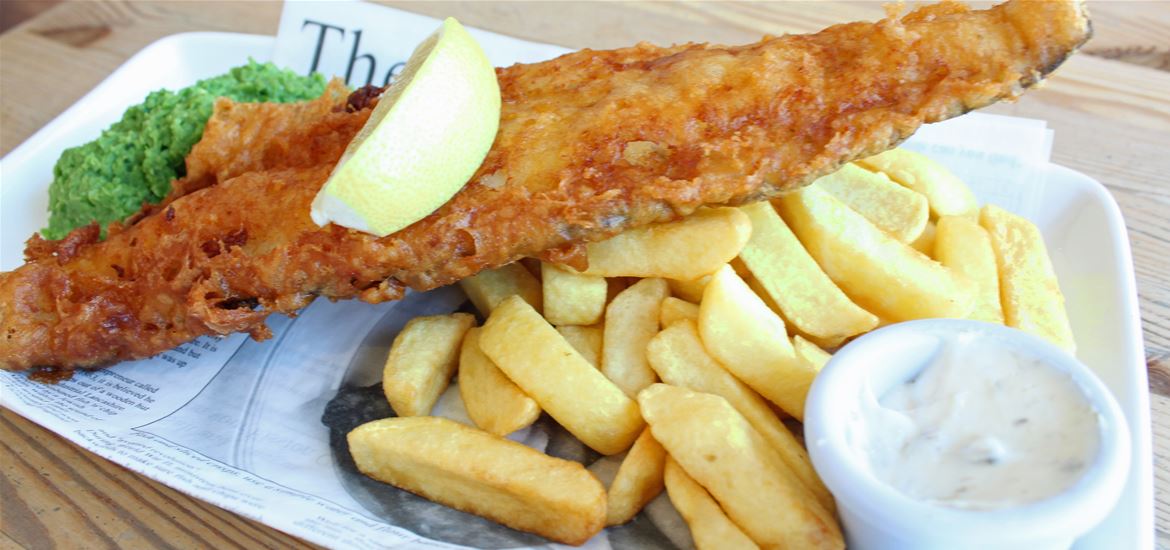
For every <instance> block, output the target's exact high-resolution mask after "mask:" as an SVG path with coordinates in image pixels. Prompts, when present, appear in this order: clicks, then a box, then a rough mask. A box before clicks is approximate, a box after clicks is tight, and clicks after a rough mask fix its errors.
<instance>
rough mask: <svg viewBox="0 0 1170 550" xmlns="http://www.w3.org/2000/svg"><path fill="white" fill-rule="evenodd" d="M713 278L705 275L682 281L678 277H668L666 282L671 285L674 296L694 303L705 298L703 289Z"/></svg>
mask: <svg viewBox="0 0 1170 550" xmlns="http://www.w3.org/2000/svg"><path fill="white" fill-rule="evenodd" d="M710 280H711V276H710V275H703V276H702V277H699V278H698V279H692V280H689V281H680V280H678V279H668V280H667V281H666V282H667V284H669V285H670V293H671V294H672V295H674V296H677V297H679V298H682V299H683V300H686V301H688V302H691V303H693V304H697V303H699V301H700V300H702V299H703V289H704V288H706V287H707V283H708V282H709V281H710Z"/></svg>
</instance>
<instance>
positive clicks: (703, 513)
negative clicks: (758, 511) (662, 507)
mask: <svg viewBox="0 0 1170 550" xmlns="http://www.w3.org/2000/svg"><path fill="white" fill-rule="evenodd" d="M663 477H664V478H665V481H666V492H667V494H668V495H670V503H671V504H673V505H674V509H675V510H678V514H679V515H680V516H682V517H683V520H684V521H686V522H687V527H689V528H690V530H691V539H693V540H694V541H695V548H697V549H698V550H708V549H710V550H723V549H728V550H739V549H742V550H758V549H759V546H758V545H756V543H754V542H752V539H750V538H748V536H747V535H745V534H744V532H743V529H740V528H739V526H738V525H736V524H735V523H734V522H732V521H731V519H729V518H728V517H727V514H724V513H723V510H722V509H721V508H719V503H717V502H715V499H713V498H711V494H710V493H708V492H707V490H706V489H704V488H703V487H702V486H701V485H699V483H698V482H697V481H695V480H694V479H691V476H689V475H687V473H686V471H685V470H683V469H682V466H679V465H678V462H675V461H674V459H673V458H670V456H669V455H668V456H667V457H666V469H665V471H664V476H663Z"/></svg>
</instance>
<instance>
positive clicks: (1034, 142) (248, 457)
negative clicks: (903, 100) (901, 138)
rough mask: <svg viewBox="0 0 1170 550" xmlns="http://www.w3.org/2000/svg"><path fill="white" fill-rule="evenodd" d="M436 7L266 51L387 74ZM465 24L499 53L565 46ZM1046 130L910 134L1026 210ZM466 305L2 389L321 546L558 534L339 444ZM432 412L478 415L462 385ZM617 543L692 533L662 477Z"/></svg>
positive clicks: (331, 11) (506, 58) (299, 66)
mask: <svg viewBox="0 0 1170 550" xmlns="http://www.w3.org/2000/svg"><path fill="white" fill-rule="evenodd" d="M439 23H440V21H439V20H438V19H434V18H430V17H425V16H421V15H417V14H413V13H409V12H405V11H400V10H395V9H392V8H386V7H381V6H375V5H372V4H365V3H345V4H340V5H339V4H336V3H328V4H327V3H316V2H313V3H299V2H290V3H287V4H286V5H285V8H284V13H283V15H282V18H281V23H280V30H279V33H278V36H277V41H276V45H275V49H274V52H273V59H274V61H275V62H276V63H278V64H280V65H283V66H287V67H291V68H293V69H295V70H297V71H300V72H308V71H309V69H310V68H311V67H315V68H316V70H318V71H320V72H323V73H325V74H327V75H338V76H341V77H345V78H347V81H348V82H349V84H350V85H351V86H360V85H363V84H366V83H369V82H373V83H376V84H381V83H383V81H384V79H385V78H392V76H393V74H394V70H395V66H396V65H397V64H398V63H400V62H401V61H404V60H405V59H406V58H407V57H409V54H410V52H411V51H412V50H413V48H414V46H415V45H416V44H417V43H418V42H419V41H420V40H422V39H423V38H424V37H425V36H426V35H428V34H429V33H430V32H432V31H433V30H434V29H435V28H437V27H438V25H439ZM367 30H368V31H370V34H366V31H367ZM375 30H376V31H375ZM470 30H471V32H472V34H473V35H474V36H475V37H476V39H477V40H479V41H480V43H481V44H482V45H483V47H484V50H485V51H486V53H487V54H488V57H489V58H490V59H491V60H492V62H493V63H495V64H496V65H500V66H503V65H509V64H512V63H516V62H534V61H540V60H542V59H547V58H550V57H554V56H556V55H559V54H561V53H564V52H566V51H568V50H565V49H563V48H560V47H556V46H550V45H545V44H537V43H533V42H527V41H523V40H519V39H515V38H511V37H507V36H503V35H499V34H494V33H490V32H485V31H479V30H475V29H470ZM245 61H246V60H244V59H241V60H239V62H240V63H243V62H245ZM201 76H212V75H201ZM1051 145H1052V131H1051V130H1049V129H1048V128H1047V126H1046V124H1045V123H1044V122H1043V121H1038V120H1028V119H1019V118H1011V117H1002V116H994V115H983V114H968V115H965V116H963V117H960V118H957V119H954V120H951V121H948V122H945V123H940V124H935V125H931V126H928V127H925V128H923V129H922V130H920V131H919V132H918V133H917V134H916V135H915V136H914V137H913V138H911V140H910V141H908V142H907V143H906V144H905V147H907V148H910V149H913V150H916V151H919V152H922V153H926V154H928V155H930V156H931V157H932V158H934V159H936V160H938V161H940V162H942V163H943V164H945V165H946V166H947V167H949V168H950V169H951V170H953V171H954V172H955V173H957V174H958V175H959V176H960V177H962V178H963V180H964V181H966V182H967V183H968V184H969V185H970V186H971V187H972V188H973V189H974V191H975V193H976V195H977V196H978V197H979V198H980V200H981V201H983V202H992V203H995V204H998V205H1000V206H1003V207H1005V208H1007V209H1008V210H1011V211H1014V212H1017V213H1019V214H1022V215H1024V216H1032V215H1034V214H1035V213H1036V208H1037V205H1036V200H1037V197H1038V196H1039V195H1040V191H1041V190H1042V189H1043V186H1044V185H1045V181H1044V180H1043V174H1044V170H1043V168H1044V166H1045V165H1046V164H1047V162H1048V158H1049V154H1050V151H1051ZM459 308H465V309H466V308H468V306H467V305H466V299H465V297H464V296H463V294H462V293H461V292H460V291H459V290H458V288H456V287H448V288H442V289H437V290H434V291H431V292H427V293H412V294H410V295H408V296H407V298H406V299H404V300H402V301H399V302H392V303H386V304H380V305H375V306H372V305H369V304H364V303H360V302H356V301H349V302H338V303H330V302H328V301H324V300H319V301H317V302H315V303H314V304H312V305H311V306H310V307H308V308H306V309H305V310H304V311H303V312H302V313H301V314H300V315H299V316H298V317H296V318H289V317H284V316H273V317H272V318H270V320H269V326H270V327H271V329H272V332H273V338H272V339H270V340H267V341H265V342H262V343H257V342H254V341H251V340H249V339H247V338H246V337H245V336H243V335H240V334H235V335H232V336H228V337H224V338H213V337H205V338H199V339H197V340H195V341H194V342H192V343H189V344H184V345H182V346H179V347H177V348H175V349H174V350H171V351H168V352H166V353H163V354H160V355H158V356H156V357H153V358H151V359H147V360H143V361H133V362H126V363H122V364H119V365H116V366H113V367H111V368H108V369H105V370H99V371H92V372H86V371H82V372H78V373H77V374H76V375H75V376H74V377H73V379H72V380H68V381H64V382H61V383H59V384H56V385H46V384H41V383H36V382H31V381H29V380H28V378H27V377H26V376H25V375H24V374H21V373H9V372H3V371H0V405H3V406H4V407H7V408H9V409H11V410H13V411H16V412H17V413H19V414H21V415H23V416H25V417H27V418H29V419H30V420H32V421H34V422H36V423H38V424H40V425H42V426H44V427H46V428H48V429H50V430H52V431H54V432H56V433H58V434H60V435H61V436H63V437H65V438H66V439H69V440H70V441H73V442H75V443H77V444H78V445H81V446H82V447H84V448H86V449H88V450H90V451H92V452H94V453H96V454H98V455H100V456H102V457H105V458H107V459H109V460H112V461H113V462H116V463H118V464H120V465H122V466H125V467H126V468H129V469H131V470H133V471H135V472H138V473H140V474H142V475H145V476H147V477H150V478H152V479H156V480H158V481H160V482H162V483H165V484H167V485H169V486H171V487H174V488H176V489H178V490H180V491H183V492H186V493H188V494H191V495H193V496H196V497H199V498H202V499H204V500H207V501H209V502H212V503H214V504H216V505H218V506H222V507H223V508H226V509H229V510H232V511H234V512H237V513H239V514H241V515H244V516H247V517H250V518H253V519H255V520H257V521H261V522H264V523H266V524H268V525H271V526H273V527H275V528H277V529H280V530H282V531H285V532H288V533H291V534H293V535H296V536H299V537H302V538H304V539H306V540H309V541H312V542H314V543H317V544H321V545H323V546H328V547H338V548H386V547H396V546H409V547H418V546H429V547H435V548H463V547H468V546H471V547H491V548H510V547H528V546H542V545H548V543H547V541H545V540H544V539H542V538H540V537H537V536H534V535H529V534H525V533H519V532H517V531H513V530H511V529H507V528H504V527H501V526H497V525H495V524H494V523H491V522H488V521H486V520H482V519H480V518H476V517H474V516H470V515H467V514H463V513H461V512H457V511H454V510H450V509H448V508H446V507H443V506H440V505H436V504H433V503H430V502H427V501H425V500H424V499H421V498H419V497H415V496H413V495H410V494H408V493H405V492H403V491H398V490H397V489H394V488H392V487H389V486H387V485H384V484H380V483H378V482H375V481H373V480H369V479H368V478H365V477H364V476H361V475H360V474H357V473H356V471H355V470H354V468H353V464H352V461H350V460H349V457H348V453H347V452H346V450H345V448H344V437H343V436H344V433H345V431H347V429H348V428H350V427H352V426H355V425H357V424H359V423H361V422H363V421H365V420H370V419H373V418H381V417H385V416H390V415H391V414H392V413H391V412H390V409H389V407H388V405H386V403H385V400H384V399H382V398H381V396H380V394H379V393H378V390H377V382H378V380H379V378H380V375H381V366H382V362H383V361H384V358H385V356H386V352H387V350H388V348H389V344H390V342H391V341H392V340H393V338H394V335H395V334H397V332H398V330H400V329H401V327H402V326H403V325H404V324H405V323H406V321H407V320H409V319H411V318H413V317H415V316H418V315H427V314H435V313H442V312H448V311H452V310H455V309H459ZM435 414H438V415H442V416H447V417H450V418H453V419H456V420H459V421H463V422H469V421H468V419H467V417H466V414H465V412H464V411H463V408H462V403H461V401H460V399H459V395H458V389H457V388H456V387H455V386H454V385H453V386H452V387H451V389H449V390H448V391H447V392H446V393H445V394H444V396H443V397H442V399H441V400H440V402H439V405H438V406H437V407H436V411H435ZM511 438H512V439H514V440H517V441H520V442H522V443H525V444H527V445H530V446H532V447H535V448H538V449H541V450H544V451H545V452H548V453H549V454H553V455H556V456H561V457H563V458H567V459H571V460H578V461H581V462H584V463H586V464H587V465H588V466H589V468H590V469H591V470H592V471H593V472H594V473H596V474H597V475H598V477H600V478H601V479H602V481H604V482H608V481H609V480H610V479H612V477H613V475H614V474H615V473H616V471H617V466H618V465H619V464H620V460H621V456H620V455H619V456H616V457H606V458H602V457H600V456H599V455H597V453H594V452H592V451H590V450H589V449H587V448H585V447H584V446H583V445H581V444H580V443H579V442H576V441H575V440H574V439H573V438H572V437H571V436H568V435H567V433H566V432H565V431H564V430H563V429H561V428H560V427H558V426H556V424H555V423H554V422H552V421H551V420H550V419H549V418H548V417H547V416H545V417H543V418H542V419H541V420H540V421H539V422H538V423H537V424H536V425H534V426H533V427H531V428H528V429H526V430H522V431H520V432H518V433H516V434H513V435H512V436H511ZM553 546H556V545H553ZM611 546H619V547H624V546H638V547H663V548H668V547H682V548H689V547H691V546H692V543H691V540H690V535H689V532H688V531H687V529H686V526H685V524H684V523H683V522H682V520H681V518H680V517H679V516H678V514H677V512H675V511H674V509H673V507H672V506H671V505H670V502H669V499H668V498H667V497H666V496H665V494H663V495H661V496H659V497H658V499H656V500H655V501H654V502H652V503H651V504H650V505H649V506H648V507H647V509H646V510H645V511H644V512H643V513H642V514H639V516H638V517H637V518H636V519H635V520H634V521H633V522H631V524H629V525H628V526H623V527H621V528H616V529H614V528H611V529H608V530H606V531H604V532H602V533H601V534H599V535H598V536H596V537H594V538H593V539H591V540H590V541H589V542H588V543H586V545H585V547H586V548H608V547H611Z"/></svg>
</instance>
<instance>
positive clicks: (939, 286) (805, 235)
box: [777, 187, 975, 322]
mask: <svg viewBox="0 0 1170 550" xmlns="http://www.w3.org/2000/svg"><path fill="white" fill-rule="evenodd" d="M777 205H778V206H779V207H780V210H781V213H782V214H783V215H784V219H785V220H786V221H787V222H788V223H789V225H790V226H791V227H792V229H793V231H795V232H796V235H797V236H798V237H799V238H800V241H801V242H802V243H804V245H805V247H806V248H807V249H808V252H809V254H812V257H813V258H816V260H817V263H818V264H820V266H821V268H822V269H824V270H825V273H827V274H828V275H829V277H830V278H832V279H833V282H835V283H837V284H838V285H840V286H841V289H842V290H844V291H845V292H846V294H848V295H849V297H851V298H853V299H854V300H855V301H857V303H858V304H860V305H861V306H862V307H864V308H865V309H867V310H869V311H872V312H874V313H876V314H877V315H879V316H880V317H881V318H882V319H887V320H890V321H894V322H897V321H908V320H911V319H928V318H935V317H951V318H963V317H966V316H967V313H969V312H970V311H971V307H972V305H973V304H974V300H975V288H974V284H973V283H972V282H971V281H970V280H968V279H967V278H966V277H964V276H962V275H960V274H957V273H955V272H953V271H951V270H950V269H947V268H946V267H943V266H942V264H940V263H938V262H936V261H934V260H932V259H930V258H929V257H927V256H924V255H923V254H921V253H920V252H918V251H917V250H914V249H913V248H910V246H908V245H907V244H906V243H902V242H898V241H897V240H894V238H893V237H890V236H889V235H887V234H885V232H883V231H882V230H880V229H878V228H877V227H875V226H874V225H873V224H872V223H869V220H867V219H865V218H864V217H862V216H861V214H858V213H857V212H854V211H853V209H851V208H849V207H848V206H845V204H844V203H842V202H841V201H839V200H837V199H836V198H834V197H833V196H832V195H830V194H829V193H828V192H827V191H825V190H823V189H820V188H818V187H806V188H804V189H801V190H800V191H796V192H793V193H789V194H787V195H784V196H783V197H781V198H780V199H779V200H778V201H777Z"/></svg>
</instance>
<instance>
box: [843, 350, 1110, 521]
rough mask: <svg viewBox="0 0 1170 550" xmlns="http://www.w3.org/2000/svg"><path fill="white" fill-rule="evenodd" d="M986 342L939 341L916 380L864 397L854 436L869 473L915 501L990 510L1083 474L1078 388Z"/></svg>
mask: <svg viewBox="0 0 1170 550" xmlns="http://www.w3.org/2000/svg"><path fill="white" fill-rule="evenodd" d="M989 340H991V337H990V336H986V335H981V334H979V333H973V332H972V333H962V334H959V335H957V336H954V337H949V338H947V339H946V341H944V343H943V345H942V346H941V348H940V350H939V351H938V352H937V353H936V354H935V356H934V357H933V358H932V359H931V360H930V363H929V364H928V365H926V367H925V368H923V369H922V370H921V371H919V373H918V374H917V375H916V376H914V377H913V378H911V379H910V380H908V381H906V382H904V383H900V384H897V385H895V386H894V387H893V388H891V389H890V390H888V391H887V392H886V393H885V394H883V395H882V396H881V397H880V398H878V399H875V398H874V397H872V396H871V397H869V399H868V400H869V401H870V403H869V404H868V405H867V406H866V407H865V409H868V410H864V409H863V414H862V418H861V420H862V423H863V426H861V428H862V429H861V430H860V433H858V435H860V437H859V438H857V439H855V442H858V443H860V444H861V445H862V446H863V448H862V449H861V450H862V452H863V454H864V455H865V457H866V459H867V460H868V462H869V465H870V467H871V468H872V471H873V473H874V474H875V475H876V476H877V477H878V478H879V479H881V480H883V481H884V482H886V483H888V484H889V485H891V486H892V487H894V488H895V489H897V490H899V491H901V492H902V493H904V494H906V495H908V496H910V497H912V498H914V499H917V500H921V501H926V502H932V503H937V504H941V505H944V506H948V507H953V508H963V509H992V508H1005V507H1010V506H1017V505H1022V504H1027V503H1029V502H1034V501H1037V500H1041V499H1044V498H1046V497H1049V496H1053V495H1056V494H1057V493H1060V492H1061V491H1063V490H1064V489H1066V488H1068V487H1070V486H1071V485H1072V484H1074V483H1075V482H1076V481H1077V480H1078V479H1079V478H1080V477H1081V476H1082V475H1083V473H1084V471H1085V469H1086V468H1087V467H1088V466H1089V465H1090V464H1091V463H1092V461H1093V460H1094V458H1095V457H1096V453H1097V451H1098V448H1099V446H1100V442H1099V440H1100V434H1099V431H1100V428H1099V415H1098V413H1097V411H1096V410H1095V409H1094V408H1093V406H1092V405H1091V404H1090V403H1089V402H1088V400H1087V398H1086V397H1085V394H1084V392H1083V391H1082V390H1081V389H1080V388H1079V387H1078V386H1077V385H1076V383H1075V382H1073V380H1072V378H1071V377H1070V376H1069V375H1067V374H1065V373H1063V372H1061V371H1059V370H1057V369H1056V368H1053V367H1051V366H1048V365H1047V364H1044V363H1042V362H1039V361H1036V360H1033V359H1030V358H1026V357H1023V356H1021V355H1020V354H1019V353H1018V352H1015V351H1013V350H1010V349H1005V348H1004V347H1001V346H996V345H995V343H994V342H993V341H989Z"/></svg>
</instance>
